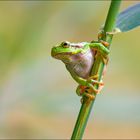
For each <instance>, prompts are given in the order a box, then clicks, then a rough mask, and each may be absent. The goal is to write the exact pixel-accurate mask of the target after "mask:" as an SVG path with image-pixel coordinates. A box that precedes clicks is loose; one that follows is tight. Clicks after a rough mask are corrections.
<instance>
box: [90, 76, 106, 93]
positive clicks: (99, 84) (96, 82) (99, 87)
mask: <svg viewBox="0 0 140 140" xmlns="http://www.w3.org/2000/svg"><path fill="white" fill-rule="evenodd" d="M97 79H98V75H94V76H91V77H89V78H88V81H89V82H90V83H91V84H92V85H94V84H97V85H98V89H95V88H91V89H92V90H93V91H94V92H95V93H96V94H98V93H100V91H101V90H102V88H103V87H104V83H103V82H102V81H100V82H99V81H97ZM90 93H91V92H90Z"/></svg>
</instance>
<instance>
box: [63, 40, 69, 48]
mask: <svg viewBox="0 0 140 140" xmlns="http://www.w3.org/2000/svg"><path fill="white" fill-rule="evenodd" d="M62 46H63V47H64V48H68V47H69V46H70V44H69V42H66V41H65V42H62Z"/></svg>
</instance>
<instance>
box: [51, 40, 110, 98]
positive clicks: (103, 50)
mask: <svg viewBox="0 0 140 140" xmlns="http://www.w3.org/2000/svg"><path fill="white" fill-rule="evenodd" d="M108 45H109V44H108V43H107V42H104V41H92V42H91V43H88V42H81V43H70V42H68V41H64V42H62V43H61V44H59V45H56V46H54V47H53V48H52V50H51V55H52V57H54V58H56V59H59V60H61V61H62V62H63V63H64V64H65V66H66V68H67V70H68V71H69V72H70V74H71V76H72V77H73V79H74V80H75V81H76V82H77V83H78V84H79V86H78V87H77V90H76V93H77V94H78V95H79V96H82V97H84V96H86V97H88V98H89V99H90V100H93V99H94V98H95V96H94V95H93V94H92V93H93V92H94V93H99V92H100V90H101V88H102V87H103V82H102V81H97V78H98V76H97V75H95V76H91V70H92V67H93V65H94V62H95V59H96V57H97V55H100V57H101V58H102V60H103V62H104V63H105V64H107V61H108V54H109V49H108V47H107V46H108ZM94 84H98V89H95V87H94Z"/></svg>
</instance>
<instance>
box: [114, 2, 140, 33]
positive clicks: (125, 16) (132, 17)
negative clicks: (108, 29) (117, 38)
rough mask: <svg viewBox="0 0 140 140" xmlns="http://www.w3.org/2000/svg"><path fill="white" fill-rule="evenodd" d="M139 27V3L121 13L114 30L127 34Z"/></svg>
mask: <svg viewBox="0 0 140 140" xmlns="http://www.w3.org/2000/svg"><path fill="white" fill-rule="evenodd" d="M139 25H140V3H138V4H136V5H133V6H131V7H128V8H127V9H125V10H124V11H122V12H121V13H120V14H119V15H118V17H117V20H116V28H117V31H119V32H127V31H129V30H132V29H134V28H136V27H138V26H139Z"/></svg>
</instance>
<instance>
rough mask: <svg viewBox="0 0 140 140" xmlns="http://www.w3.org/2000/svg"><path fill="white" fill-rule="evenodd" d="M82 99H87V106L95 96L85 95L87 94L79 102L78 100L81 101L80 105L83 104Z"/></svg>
mask: <svg viewBox="0 0 140 140" xmlns="http://www.w3.org/2000/svg"><path fill="white" fill-rule="evenodd" d="M84 97H87V100H86V104H89V102H90V101H92V100H94V99H95V96H94V95H92V94H89V93H87V94H85V96H83V97H82V98H81V100H80V101H81V104H83V101H84Z"/></svg>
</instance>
